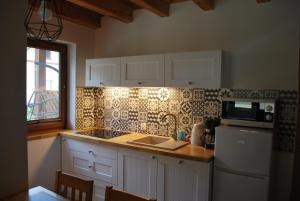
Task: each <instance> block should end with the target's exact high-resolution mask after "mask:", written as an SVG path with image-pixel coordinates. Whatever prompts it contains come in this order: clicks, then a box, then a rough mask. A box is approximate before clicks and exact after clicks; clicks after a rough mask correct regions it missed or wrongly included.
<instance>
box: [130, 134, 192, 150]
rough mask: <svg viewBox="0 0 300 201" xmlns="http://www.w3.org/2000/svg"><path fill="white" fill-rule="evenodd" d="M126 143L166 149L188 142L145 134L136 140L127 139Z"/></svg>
mask: <svg viewBox="0 0 300 201" xmlns="http://www.w3.org/2000/svg"><path fill="white" fill-rule="evenodd" d="M127 143H130V144H136V145H142V146H148V147H155V148H160V149H167V150H175V149H178V148H180V147H182V146H185V145H187V144H188V142H183V141H176V140H174V139H173V138H170V137H161V136H155V135H149V136H145V137H142V138H139V139H136V140H128V141H127Z"/></svg>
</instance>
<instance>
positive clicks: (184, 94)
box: [180, 89, 193, 102]
mask: <svg viewBox="0 0 300 201" xmlns="http://www.w3.org/2000/svg"><path fill="white" fill-rule="evenodd" d="M180 98H181V100H182V101H184V102H186V101H191V99H192V98H193V93H192V90H191V89H182V90H180Z"/></svg>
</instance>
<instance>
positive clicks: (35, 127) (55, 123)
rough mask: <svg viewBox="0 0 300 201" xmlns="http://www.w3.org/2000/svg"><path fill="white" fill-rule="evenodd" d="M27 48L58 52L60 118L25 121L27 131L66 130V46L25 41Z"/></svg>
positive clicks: (46, 42)
mask: <svg viewBox="0 0 300 201" xmlns="http://www.w3.org/2000/svg"><path fill="white" fill-rule="evenodd" d="M27 47H33V48H38V49H45V50H53V51H58V52H60V54H61V56H60V117H59V118H57V119H49V120H36V121H27V131H28V132H35V131H44V130H55V129H64V128H66V116H67V111H66V110H67V99H66V95H67V59H68V52H67V49H68V48H67V45H65V44H61V43H54V42H48V41H41V40H31V39H27ZM26 109H27V108H26Z"/></svg>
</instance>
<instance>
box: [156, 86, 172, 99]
mask: <svg viewBox="0 0 300 201" xmlns="http://www.w3.org/2000/svg"><path fill="white" fill-rule="evenodd" d="M158 98H159V99H160V100H161V101H167V100H168V99H169V98H170V91H169V89H167V88H161V89H159V90H158Z"/></svg>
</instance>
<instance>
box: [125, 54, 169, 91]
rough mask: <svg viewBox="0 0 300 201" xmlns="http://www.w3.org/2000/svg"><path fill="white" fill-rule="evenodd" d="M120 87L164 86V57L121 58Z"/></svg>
mask: <svg viewBox="0 0 300 201" xmlns="http://www.w3.org/2000/svg"><path fill="white" fill-rule="evenodd" d="M121 83H122V86H133V87H162V86H164V56H163V55H145V56H131V57H122V58H121Z"/></svg>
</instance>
